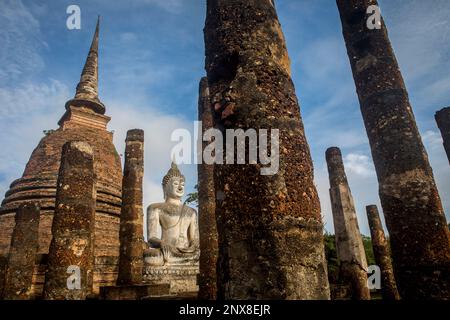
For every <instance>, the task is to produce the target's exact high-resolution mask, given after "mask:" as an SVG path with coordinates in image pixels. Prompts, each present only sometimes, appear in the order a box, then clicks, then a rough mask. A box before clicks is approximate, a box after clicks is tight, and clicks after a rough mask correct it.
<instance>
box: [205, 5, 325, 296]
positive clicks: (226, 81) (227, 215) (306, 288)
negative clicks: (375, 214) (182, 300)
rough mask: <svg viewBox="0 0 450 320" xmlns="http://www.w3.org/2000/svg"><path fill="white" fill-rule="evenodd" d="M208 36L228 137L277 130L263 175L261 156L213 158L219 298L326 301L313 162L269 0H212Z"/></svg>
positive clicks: (210, 71) (215, 97)
mask: <svg viewBox="0 0 450 320" xmlns="http://www.w3.org/2000/svg"><path fill="white" fill-rule="evenodd" d="M205 42H206V43H205V46H206V71H207V76H208V83H209V91H210V97H211V105H210V108H212V110H213V112H214V126H215V128H217V129H220V130H222V131H223V136H224V140H225V143H226V144H227V145H231V144H232V141H226V135H225V130H227V129H232V130H234V129H243V130H248V129H255V130H260V129H267V130H269V132H268V134H269V135H274V134H276V133H274V132H276V130H274V129H277V130H279V170H278V171H277V172H273V173H274V174H272V175H271V174H268V175H262V174H261V173H262V172H261V168H263V167H264V166H265V165H263V161H262V160H261V156H260V158H259V159H258V161H257V164H252V163H249V162H250V161H246V164H234V165H231V164H224V165H215V166H214V179H215V189H216V194H217V195H218V197H217V200H216V215H217V217H218V220H219V221H218V234H219V261H218V276H219V279H218V298H225V299H328V298H329V284H328V279H327V271H326V263H325V254H324V245H323V236H322V233H323V224H322V221H321V212H320V203H319V198H318V195H317V191H316V188H315V186H314V181H313V164H312V160H311V155H310V150H309V146H308V143H307V141H306V137H305V132H304V127H303V124H302V120H301V117H300V109H299V104H298V101H297V97H296V94H295V89H294V84H293V82H292V80H291V76H290V73H291V71H290V60H289V57H288V53H287V49H286V44H285V40H284V35H283V33H282V30H281V26H280V23H279V21H278V17H277V13H276V10H275V7H274V3H273V1H272V0H233V1H224V0H208V1H207V16H206V26H205ZM259 133H261V132H260V131H259ZM276 142H277V141H276ZM276 142H275V143H274V144H273V147H274V150H276V145H277V143H276ZM261 146H262V145H261ZM234 147H235V149H234V151H236V145H235V146H234ZM234 155H235V157H236V153H235V154H234ZM219 195H220V196H219Z"/></svg>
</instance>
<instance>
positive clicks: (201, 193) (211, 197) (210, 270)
mask: <svg viewBox="0 0 450 320" xmlns="http://www.w3.org/2000/svg"><path fill="white" fill-rule="evenodd" d="M198 117H199V121H201V122H202V131H201V132H202V136H203V133H204V132H205V131H207V130H208V129H211V128H213V126H214V124H213V117H212V112H211V108H210V102H209V88H208V79H207V78H202V79H201V81H200V88H199V101H198ZM200 139H202V137H200ZM209 143H211V141H202V150H204V148H205V147H206V146H207V145H208V144H209ZM203 161H204V159H203ZM198 226H199V233H200V274H199V292H198V297H199V299H203V300H215V299H216V298H217V276H216V272H217V256H218V254H219V253H218V250H219V249H218V244H217V241H218V240H217V222H216V195H215V192H214V165H212V164H207V163H205V162H202V163H201V164H199V165H198Z"/></svg>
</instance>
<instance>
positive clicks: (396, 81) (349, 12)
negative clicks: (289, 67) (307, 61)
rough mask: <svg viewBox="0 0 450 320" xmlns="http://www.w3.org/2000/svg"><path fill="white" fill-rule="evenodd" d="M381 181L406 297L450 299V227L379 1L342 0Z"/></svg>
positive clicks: (344, 24) (398, 275) (351, 55)
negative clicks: (370, 23)
mask: <svg viewBox="0 0 450 320" xmlns="http://www.w3.org/2000/svg"><path fill="white" fill-rule="evenodd" d="M337 4H338V9H339V12H340V16H341V21H342V28H343V35H344V39H345V43H346V46H347V51H348V57H349V59H350V64H351V67H352V71H353V77H354V80H355V85H356V89H357V92H358V97H359V101H360V105H361V112H362V115H363V118H364V124H365V127H366V130H367V134H368V138H369V142H370V146H371V151H372V158H373V161H374V164H375V169H376V172H377V177H378V181H379V184H380V186H379V193H380V200H381V205H382V207H383V212H384V216H385V218H386V225H387V229H388V230H389V235H390V241H391V249H392V258H393V264H394V271H395V278H396V280H397V285H398V288H399V291H400V296H401V297H402V298H403V299H417V300H421V299H427V300H429V299H442V298H447V299H448V298H449V297H450V271H449V270H450V233H449V230H448V226H447V222H446V219H445V215H444V211H443V208H442V203H441V199H440V197H439V192H438V189H437V187H436V183H435V180H434V176H433V171H432V169H431V167H430V163H429V160H428V156H427V152H426V150H425V148H424V145H423V143H422V139H421V137H420V133H419V130H418V128H417V124H416V121H415V118H414V114H413V110H412V107H411V104H410V102H409V97H408V92H407V90H406V86H405V83H404V81H403V77H402V74H401V72H400V68H399V65H398V63H397V59H396V57H395V54H394V50H393V49H392V46H391V43H390V40H389V37H388V32H387V28H386V25H385V23H384V21H383V19H381V25H380V26H379V27H380V28H379V29H369V28H368V27H367V20H368V19H369V17H370V15H369V14H367V13H366V12H367V8H368V7H369V6H371V5H378V3H377V1H376V0H337Z"/></svg>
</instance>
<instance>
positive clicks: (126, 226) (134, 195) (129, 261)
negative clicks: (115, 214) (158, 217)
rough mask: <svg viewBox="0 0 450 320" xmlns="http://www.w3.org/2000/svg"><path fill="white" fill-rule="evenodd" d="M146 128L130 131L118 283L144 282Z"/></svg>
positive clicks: (121, 223)
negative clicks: (143, 202)
mask: <svg viewBox="0 0 450 320" xmlns="http://www.w3.org/2000/svg"><path fill="white" fill-rule="evenodd" d="M143 178H144V131H143V130H139V129H134V130H130V131H128V133H127V139H126V149H125V167H124V172H123V182H122V211H121V214H120V258H119V276H118V279H117V284H119V285H131V284H140V283H141V282H142V268H143V264H144V257H143V251H144V247H143V245H144V229H143V223H144V221H143V220H144V214H143V205H142V201H143Z"/></svg>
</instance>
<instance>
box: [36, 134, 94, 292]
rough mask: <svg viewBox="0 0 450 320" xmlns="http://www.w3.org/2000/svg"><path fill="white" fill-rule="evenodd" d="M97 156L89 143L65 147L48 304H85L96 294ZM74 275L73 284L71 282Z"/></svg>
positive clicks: (47, 279)
mask: <svg viewBox="0 0 450 320" xmlns="http://www.w3.org/2000/svg"><path fill="white" fill-rule="evenodd" d="M93 155H94V154H93V150H92V148H91V147H90V146H89V145H88V144H87V143H85V142H68V143H66V144H65V145H64V147H63V151H62V158H61V167H60V170H59V176H58V184H57V191H56V209H55V216H54V218H53V225H52V234H53V239H52V242H51V244H50V251H49V256H48V265H47V272H46V274H45V285H44V299H47V300H84V299H86V297H88V295H90V294H91V293H92V289H93V288H92V285H93V283H92V278H93V271H94V268H93V267H94V250H93V244H94V242H93V240H94V239H93V237H94V223H95V220H94V218H95V200H96V190H95V174H94V156H93ZM70 273H72V276H73V278H72V281H69V280H68V278H69V276H71V274H70ZM78 279H79V286H78V285H77V280H78ZM68 282H70V283H71V286H70V287H69V285H68ZM72 285H73V286H72Z"/></svg>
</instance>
